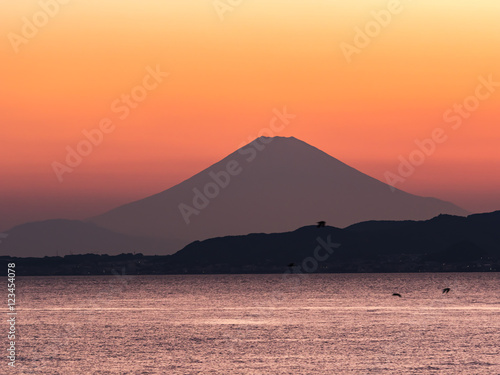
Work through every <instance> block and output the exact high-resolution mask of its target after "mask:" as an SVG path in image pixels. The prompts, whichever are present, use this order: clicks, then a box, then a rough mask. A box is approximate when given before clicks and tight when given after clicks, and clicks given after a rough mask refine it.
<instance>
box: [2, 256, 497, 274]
mask: <svg viewBox="0 0 500 375" xmlns="http://www.w3.org/2000/svg"><path fill="white" fill-rule="evenodd" d="M403 257H405V258H406V259H407V256H406V255H401V257H397V256H394V255H392V256H391V257H390V258H385V259H378V260H377V261H368V260H363V259H360V260H357V261H356V260H354V261H353V260H349V261H338V260H337V261H336V262H332V263H325V264H322V265H321V267H320V268H319V269H318V270H317V271H315V272H313V273H321V274H328V273H451V272H461V273H470V272H480V273H485V272H500V262H498V261H496V260H494V261H493V262H492V259H483V260H475V261H469V262H454V263H438V262H428V261H420V260H419V259H415V258H414V259H413V260H412V261H410V262H408V261H406V262H402V261H401V260H402V258H403ZM0 260H2V261H3V262H5V264H7V263H16V273H17V275H18V276H96V275H122V274H126V275H211V274H213V275H221V274H228V275H229V274H230V275H235V274H242V275H245V274H280V273H281V274H283V273H286V274H288V275H290V276H291V275H293V274H297V275H299V274H302V275H304V274H308V273H307V272H301V271H300V270H299V271H297V269H294V268H293V267H287V266H286V265H283V266H277V265H267V266H266V265H260V264H245V265H239V266H235V265H229V264H211V265H196V264H180V263H178V262H175V261H174V260H173V259H172V258H171V255H142V254H120V255H115V256H109V255H97V254H85V255H66V256H64V257H58V256H55V257H43V258H20V257H11V256H1V257H0Z"/></svg>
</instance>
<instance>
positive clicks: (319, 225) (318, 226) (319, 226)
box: [316, 221, 326, 228]
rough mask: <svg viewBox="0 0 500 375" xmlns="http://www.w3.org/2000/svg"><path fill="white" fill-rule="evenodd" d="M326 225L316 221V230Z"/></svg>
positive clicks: (324, 222) (323, 222)
mask: <svg viewBox="0 0 500 375" xmlns="http://www.w3.org/2000/svg"><path fill="white" fill-rule="evenodd" d="M325 225H326V221H318V225H317V226H316V228H322V227H324V226H325Z"/></svg>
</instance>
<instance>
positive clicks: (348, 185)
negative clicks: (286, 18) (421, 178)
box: [0, 137, 468, 256]
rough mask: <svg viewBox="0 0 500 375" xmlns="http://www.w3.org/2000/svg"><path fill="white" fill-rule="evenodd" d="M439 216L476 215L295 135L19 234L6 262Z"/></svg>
mask: <svg viewBox="0 0 500 375" xmlns="http://www.w3.org/2000/svg"><path fill="white" fill-rule="evenodd" d="M439 214H451V215H460V216H464V215H467V214H468V212H466V211H465V210H463V209H461V208H459V207H457V206H455V205H453V204H452V203H448V202H445V201H441V200H438V199H434V198H424V197H419V196H416V195H412V194H408V193H406V192H404V191H401V190H398V189H393V188H391V187H390V186H388V185H387V184H385V183H383V182H380V181H378V180H376V179H374V178H372V177H369V176H367V175H365V174H363V173H361V172H359V171H357V170H356V169H354V168H351V167H349V166H348V165H346V164H344V163H342V162H341V161H339V160H337V159H335V158H333V157H332V156H330V155H328V154H326V153H324V152H323V151H320V150H319V149H317V148H315V147H313V146H310V145H308V144H307V143H305V142H302V141H300V140H298V139H296V138H294V137H289V138H285V137H274V138H268V137H260V138H257V139H256V140H254V141H253V142H251V143H249V144H248V145H246V146H244V147H242V148H240V149H238V150H237V151H235V152H233V153H232V154H230V155H228V156H227V157H225V158H224V159H222V160H221V161H219V162H218V163H216V164H213V165H212V166H210V167H209V168H207V169H205V170H204V171H202V172H200V173H198V174H196V175H194V176H193V177H191V178H189V179H187V180H185V181H184V182H181V183H180V184H178V185H176V186H174V187H172V188H170V189H168V190H166V191H163V192H161V193H158V194H155V195H153V196H150V197H147V198H144V199H141V200H138V201H135V202H131V203H129V204H126V205H123V206H120V207H117V208H115V209H113V210H111V211H109V212H107V213H104V214H102V215H99V216H96V217H93V218H90V219H88V220H85V221H83V222H75V221H65V220H50V221H45V222H36V223H30V224H25V225H21V226H17V227H15V228H13V229H11V230H10V231H7V233H8V234H9V237H8V238H7V239H6V240H5V241H3V242H2V246H0V254H8V255H17V256H44V255H56V254H57V253H58V254H60V255H64V254H69V253H83V252H88V251H91V252H95V253H108V254H116V253H118V252H124V251H129V250H131V249H136V250H137V251H140V252H142V253H145V254H172V253H174V252H175V251H177V250H179V249H181V248H182V247H184V246H185V245H188V244H189V243H191V242H193V241H196V240H204V239H209V238H213V237H220V236H227V235H244V234H248V233H262V232H263V233H275V232H285V231H289V230H293V229H294V228H298V227H302V226H304V225H307V224H309V223H314V222H316V221H317V220H325V221H326V222H327V223H328V224H329V225H333V226H335V227H346V226H349V225H352V224H354V223H358V222H362V221H367V220H426V219H430V218H432V217H434V216H437V215H439Z"/></svg>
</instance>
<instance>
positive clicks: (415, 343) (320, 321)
mask: <svg viewBox="0 0 500 375" xmlns="http://www.w3.org/2000/svg"><path fill="white" fill-rule="evenodd" d="M499 281H500V274H498V273H487V274H472V273H469V274H455V273H447V274H429V273H426V274H302V275H293V276H292V275H199V276H129V275H123V274H120V273H117V274H116V275H115V276H88V277H24V278H18V279H17V289H16V303H17V325H16V328H17V337H16V351H17V361H16V367H15V369H14V371H11V369H9V368H8V367H7V359H6V358H5V357H6V355H4V360H3V361H4V363H3V364H2V365H1V367H0V369H3V370H5V372H4V371H3V370H0V373H17V374H360V375H364V374H467V375H472V374H488V375H492V374H494V375H496V374H500V349H499V348H500V284H499ZM445 287H449V288H451V291H450V292H449V294H443V293H442V291H441V290H442V288H445ZM395 292H397V293H400V294H401V295H402V297H401V298H399V297H395V296H392V293H395ZM5 320H6V319H5ZM6 330H7V329H6V328H4V331H6ZM5 336H6V334H5ZM4 342H7V338H5V340H4Z"/></svg>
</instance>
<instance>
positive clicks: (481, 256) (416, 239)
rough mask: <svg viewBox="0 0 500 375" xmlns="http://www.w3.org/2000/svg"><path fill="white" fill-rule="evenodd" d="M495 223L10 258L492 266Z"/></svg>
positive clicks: (484, 220) (334, 267) (268, 267)
mask: <svg viewBox="0 0 500 375" xmlns="http://www.w3.org/2000/svg"><path fill="white" fill-rule="evenodd" d="M499 229H500V211H496V212H492V213H486V214H475V215H470V216H467V217H459V216H451V215H439V216H437V217H435V218H433V219H431V220H426V221H370V222H363V223H359V224H355V225H352V226H349V227H347V228H344V229H339V228H335V227H330V226H325V227H322V228H318V227H317V226H306V227H302V228H299V229H297V230H295V231H292V232H285V233H272V234H265V233H254V234H248V235H244V236H226V237H219V238H212V239H208V240H204V241H195V242H193V243H191V244H189V245H188V246H186V247H185V248H183V249H182V250H180V251H178V252H177V253H175V254H173V255H167V256H144V255H143V254H122V255H120V256H115V257H110V256H108V255H74V256H66V257H64V258H61V257H51V258H49V257H46V258H31V259H26V258H25V259H17V260H15V261H16V262H20V263H22V267H21V268H22V273H23V274H31V275H55V274H112V273H116V272H119V273H125V274H182V273H275V272H278V273H297V274H303V273H310V272H426V271H428V272H430V271H432V272H436V271H476V272H478V271H500V230H499ZM4 260H6V261H12V258H9V259H7V258H4Z"/></svg>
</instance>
